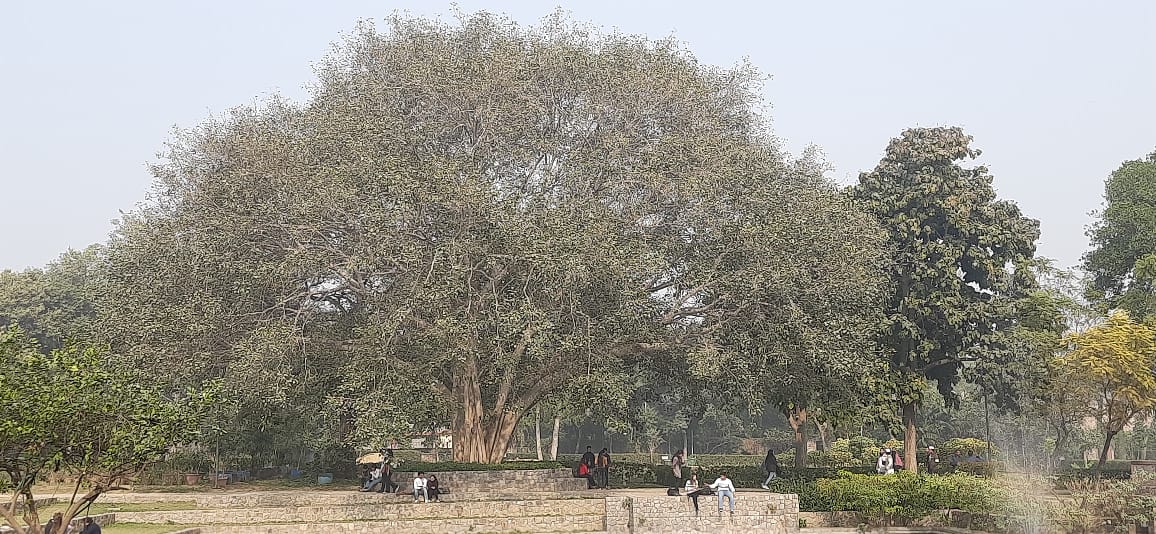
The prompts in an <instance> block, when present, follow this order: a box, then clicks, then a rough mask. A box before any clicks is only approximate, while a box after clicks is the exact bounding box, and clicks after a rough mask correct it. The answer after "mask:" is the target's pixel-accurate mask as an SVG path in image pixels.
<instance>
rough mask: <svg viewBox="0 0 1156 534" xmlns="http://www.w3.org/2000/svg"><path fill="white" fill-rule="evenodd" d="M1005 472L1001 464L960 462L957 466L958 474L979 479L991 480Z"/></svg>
mask: <svg viewBox="0 0 1156 534" xmlns="http://www.w3.org/2000/svg"><path fill="white" fill-rule="evenodd" d="M1002 470H1003V464H1000V463H999V462H960V463H959V464H958V465H956V466H955V472H956V473H966V474H969V475H975V476H977V477H983V478H991V477H993V476H995V474H996V473H997V472H999V471H1002Z"/></svg>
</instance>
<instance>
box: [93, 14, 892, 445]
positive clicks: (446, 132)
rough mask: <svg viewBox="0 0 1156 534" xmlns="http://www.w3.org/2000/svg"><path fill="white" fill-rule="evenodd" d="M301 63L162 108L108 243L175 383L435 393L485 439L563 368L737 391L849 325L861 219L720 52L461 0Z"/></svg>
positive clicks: (477, 439) (401, 424)
mask: <svg viewBox="0 0 1156 534" xmlns="http://www.w3.org/2000/svg"><path fill="white" fill-rule="evenodd" d="M318 78H319V79H318V82H317V84H316V86H315V88H314V90H313V94H312V98H311V99H310V100H309V102H308V103H306V104H304V105H301V106H296V105H292V104H290V103H287V102H284V101H281V100H277V99H274V100H273V101H271V102H268V103H267V104H265V105H263V106H259V107H251V108H241V109H237V110H235V111H234V112H233V113H231V114H230V115H229V116H228V117H226V118H222V119H220V120H215V121H210V122H208V123H205V124H203V125H201V126H200V127H198V128H195V129H193V130H190V131H186V132H184V133H182V134H181V135H180V136H179V137H178V138H177V139H175V140H174V142H173V143H172V145H171V147H170V149H169V151H168V153H167V155H166V156H165V158H164V161H162V162H161V163H160V164H158V165H157V166H155V168H154V173H155V175H156V177H157V183H158V195H157V199H156V201H155V202H153V203H152V204H151V205H149V206H147V207H145V208H144V209H142V210H140V211H138V212H136V213H134V214H131V215H130V216H128V217H126V219H125V220H124V221H123V222H122V224H121V225H120V227H119V230H118V234H117V236H116V237H115V238H114V239H113V241H112V243H111V244H110V274H109V278H110V285H111V289H110V295H111V297H112V298H111V299H110V322H112V323H115V325H114V326H113V328H114V330H115V337H114V339H118V340H121V343H122V347H123V348H124V350H125V351H126V352H129V353H131V354H135V355H137V357H138V358H140V359H141V361H142V362H143V363H146V364H147V365H148V366H149V367H151V368H157V369H166V370H171V371H172V374H170V375H169V376H171V377H173V378H174V380H175V381H176V382H178V383H179V381H181V380H192V381H194V382H195V381H196V380H200V379H203V378H205V377H213V376H220V377H224V378H225V379H226V383H227V384H229V383H231V384H237V385H238V386H241V385H242V384H244V385H250V384H254V383H262V384H268V386H269V387H268V388H267V389H265V390H263V391H261V392H259V393H258V392H252V391H249V392H246V391H245V387H236V388H229V386H226V388H227V389H229V390H232V391H233V392H234V393H235V394H236V395H237V396H238V398H239V399H241V400H239V401H238V406H244V408H242V409H243V410H248V412H249V413H253V412H254V411H255V412H256V413H264V414H266V415H267V416H273V415H274V414H277V415H276V416H275V417H267V418H266V419H265V420H266V421H269V420H273V421H277V420H284V421H300V420H303V419H304V420H310V419H312V420H316V421H335V422H337V423H338V424H335V425H334V429H333V432H334V434H335V436H336V439H339V440H345V441H348V440H349V438H350V437H351V436H355V435H358V433H357V432H356V431H355V430H356V429H357V428H372V429H373V432H376V433H378V434H383V433H390V432H394V433H397V432H403V431H406V430H407V429H409V428H412V427H413V426H414V425H425V424H436V422H437V421H438V420H442V419H440V418H441V415H440V414H442V413H444V410H445V409H446V408H447V407H448V408H452V413H451V417H450V421H451V423H452V424H451V426H452V429H453V431H454V444H455V458H456V459H459V460H470V461H485V462H492V461H498V460H500V459H501V458H502V456H503V455H504V454H505V451H506V448H507V445H508V440H509V438H510V435H511V433H512V432H513V430H514V427H515V425H516V423H517V422H518V420H519V419H520V418H521V417H522V416H523V415H525V414H526V413H527V411H528V410H529V409H530V408H531V407H532V406H534V405H535V403H537V402H538V401H539V400H540V399H542V398H543V397H544V396H545V395H547V394H549V393H551V392H554V391H557V390H558V389H559V388H561V387H563V386H565V385H566V384H568V383H570V382H572V381H574V380H576V379H577V378H578V377H582V376H590V375H593V376H596V377H597V376H608V375H610V374H611V373H613V372H615V371H616V370H618V369H620V367H621V366H622V365H633V364H634V363H639V362H641V363H644V364H646V365H649V366H653V367H658V368H664V367H670V368H687V364H685V363H684V364H680V363H678V362H679V361H683V362H685V361H687V356H688V355H689V358H690V364H689V365H690V367H691V368H693V369H695V370H696V371H695V372H696V373H698V374H699V375H701V376H727V377H731V378H729V379H728V382H729V383H728V386H735V387H746V388H747V391H751V389H750V386H751V385H752V384H753V382H751V381H749V380H746V377H747V376H748V375H750V374H751V373H755V372H757V371H758V370H759V369H762V368H764V367H765V365H766V362H768V361H777V362H780V363H781V364H785V363H786V362H802V361H805V360H808V359H809V358H812V357H814V356H815V355H818V354H822V353H824V351H825V349H828V348H830V349H832V350H836V351H839V353H840V354H846V353H847V351H846V350H844V349H846V348H847V347H849V346H850V345H849V344H848V343H849V341H850V340H851V339H852V338H853V337H854V335H855V334H857V333H859V332H860V331H858V330H856V328H857V327H856V326H855V325H859V324H861V323H862V321H861V320H858V319H852V320H848V319H849V318H853V317H859V316H861V315H862V314H863V313H864V312H863V310H864V309H865V308H869V304H870V302H871V300H870V299H871V298H872V296H873V295H874V294H875V292H876V290H877V285H875V284H873V283H872V280H874V279H875V277H874V275H873V273H874V272H875V269H874V267H873V265H874V263H875V262H878V261H880V258H881V257H882V252H881V247H879V244H880V243H881V241H882V237H881V233H879V232H878V231H877V230H874V229H873V228H875V227H874V226H873V225H872V224H871V223H870V220H869V219H867V218H865V216H863V215H861V214H860V213H859V212H858V211H856V209H854V208H853V207H852V206H850V205H849V204H848V203H847V202H846V201H845V200H843V199H841V198H840V195H839V192H838V191H837V190H836V189H835V188H834V187H833V186H831V185H830V184H829V183H827V182H826V181H825V180H824V179H823V178H822V176H821V169H819V168H818V164H817V163H816V162H815V160H814V158H804V159H802V160H798V161H793V160H790V159H788V158H785V157H784V156H783V155H782V154H781V152H780V151H779V150H778V149H777V148H776V146H775V144H774V142H773V138H772V137H771V136H770V134H769V133H768V131H767V130H766V127H765V125H764V123H763V121H762V120H761V119H760V118H759V115H758V113H757V107H758V106H759V101H758V99H757V97H756V96H755V95H756V94H757V88H758V82H759V79H760V78H759V76H758V74H757V73H756V72H754V70H753V69H751V68H750V67H749V66H748V65H745V64H740V65H738V66H736V67H734V68H730V69H721V68H715V67H709V66H705V65H703V64H701V63H699V62H698V61H697V60H696V59H695V58H694V57H693V56H692V55H691V54H690V53H689V52H687V51H686V50H685V49H683V48H681V47H680V45H678V44H677V43H675V42H674V41H670V40H666V41H648V40H646V39H643V38H640V37H635V36H628V35H619V34H609V35H601V34H597V33H595V32H592V31H591V30H588V29H586V28H583V27H581V26H578V25H575V24H573V23H571V22H569V21H567V20H565V19H564V18H562V17H560V16H555V17H553V18H550V19H548V20H546V21H545V22H544V23H543V24H542V25H541V26H539V27H535V28H524V27H519V26H517V25H515V24H513V23H511V22H509V21H508V20H505V19H501V18H498V17H495V16H492V15H487V14H478V15H471V16H467V17H466V18H464V19H463V20H462V21H461V22H460V25H456V26H455V25H447V24H442V23H435V22H431V21H426V20H420V19H405V18H400V17H395V18H392V19H390V23H389V28H388V30H387V31H386V32H378V31H377V30H376V29H374V28H373V27H372V26H369V25H363V26H361V27H359V28H358V30H357V31H356V32H354V34H353V35H351V36H350V37H349V38H348V39H347V40H346V42H345V43H344V44H343V45H341V46H340V47H339V48H338V49H337V51H336V52H334V54H333V55H332V56H331V57H330V58H328V59H327V60H326V61H324V62H323V63H322V65H321V66H320V68H319V69H318ZM756 325H759V326H758V328H760V329H762V330H764V331H766V332H767V333H772V332H777V333H782V334H783V336H781V337H771V336H766V335H763V337H762V338H761V341H763V342H765V343H773V345H766V344H765V343H764V344H763V345H762V346H760V347H759V348H758V354H757V355H756V356H753V357H747V353H748V350H750V349H751V348H752V347H753V342H754V341H755V338H754V337H752V336H751V335H749V334H747V333H745V330H747V329H748V328H750V327H754V326H756ZM760 335H762V334H760ZM797 347H801V348H802V349H803V350H799V349H798V348H797ZM843 364H846V361H845V358H844V361H843ZM824 370H825V366H824V365H822V364H821V365H818V366H817V367H816V371H815V372H823V371H824ZM720 372H721V373H722V375H720ZM403 377H404V378H403ZM427 390H428V391H430V392H431V394H432V395H431V394H427V393H424V392H425V391H427ZM415 391H420V392H423V393H422V395H427V396H432V397H433V398H436V399H438V400H439V401H438V402H437V403H432V404H433V406H430V405H429V404H431V403H416V404H419V406H414V405H413V404H415V403H413V402H412V398H413V396H414V392H415ZM306 397H309V398H312V399H317V398H318V397H321V398H322V399H323V400H322V402H306V401H305V400H304V399H305V398H306ZM756 398H764V396H759V397H756ZM290 399H292V400H293V402H290V403H286V402H284V401H286V400H290ZM286 404H291V405H293V406H295V407H294V408H291V409H290V411H291V413H284V412H285V411H286V408H285V406H286ZM314 407H316V408H314ZM314 409H316V410H323V411H324V413H322V411H315V412H313V413H307V412H309V411H310V410H314Z"/></svg>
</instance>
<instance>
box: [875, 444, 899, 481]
mask: <svg viewBox="0 0 1156 534" xmlns="http://www.w3.org/2000/svg"><path fill="white" fill-rule="evenodd" d="M893 461H894V458H893V457H892V456H891V451H890V450H889V449H883V450H881V451H879V459H878V460H877V461H876V462H875V472H876V473H879V474H880V475H891V474H894V473H895V464H893V463H892V462H893Z"/></svg>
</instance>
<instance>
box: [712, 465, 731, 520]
mask: <svg viewBox="0 0 1156 534" xmlns="http://www.w3.org/2000/svg"><path fill="white" fill-rule="evenodd" d="M710 487H711V489H715V490H718V512H719V513H720V514H721V513H722V511H723V507H722V503H723V496H724V495H725V496H726V498H727V502H728V503H729V504H730V508H731V513H732V514H733V513H735V484H734V482H731V479H729V478H727V474H726V473H723V474H721V475H719V476H718V478H716V479H715V480H714V483H712V484H711V485H710Z"/></svg>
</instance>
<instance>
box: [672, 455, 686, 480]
mask: <svg viewBox="0 0 1156 534" xmlns="http://www.w3.org/2000/svg"><path fill="white" fill-rule="evenodd" d="M684 465H686V453H685V452H684V451H683V450H682V449H679V450H678V452H676V453H674V458H671V459H670V472H671V473H673V474H674V484H673V485H672V486H670V487H672V488H674V489H678V487H679V486H681V485H682V466H684Z"/></svg>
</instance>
